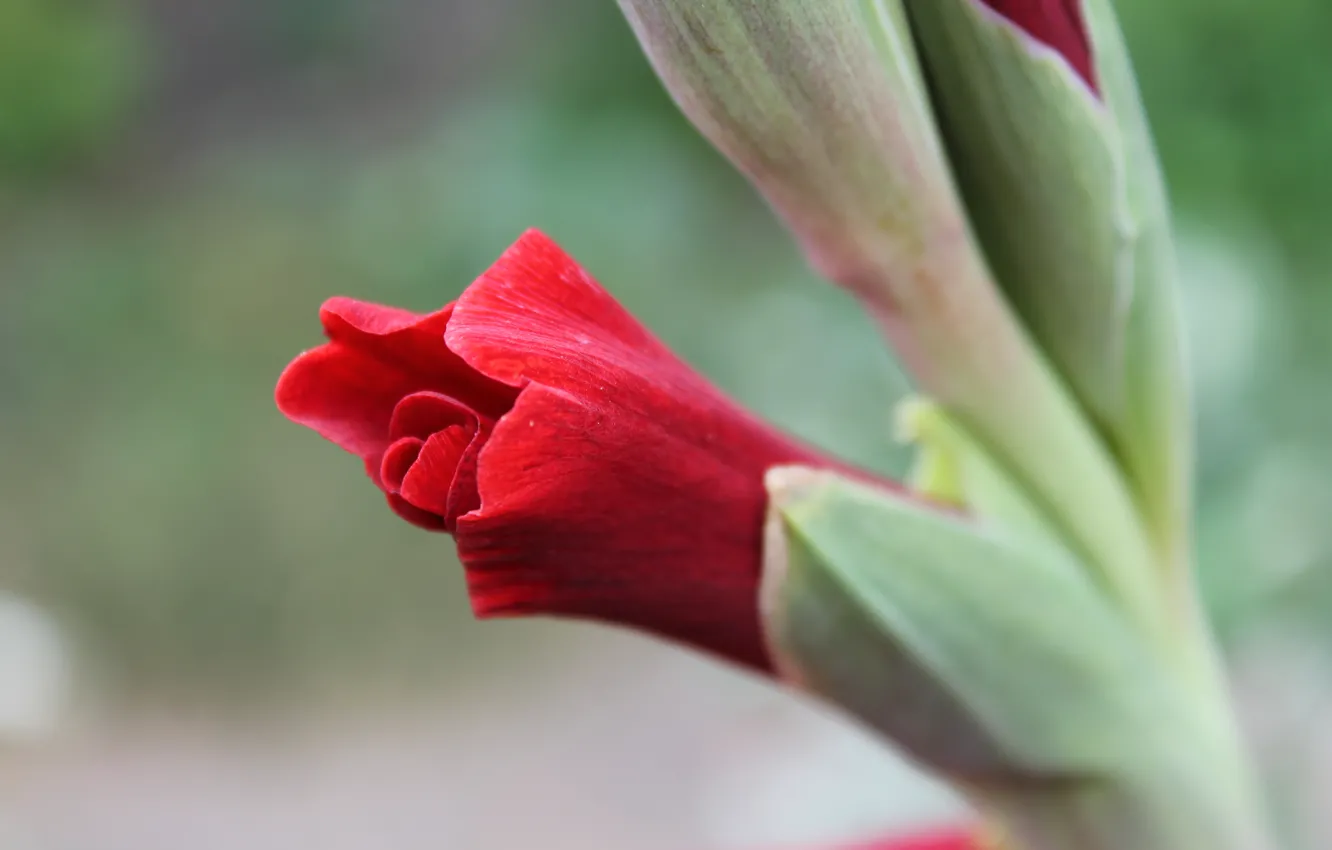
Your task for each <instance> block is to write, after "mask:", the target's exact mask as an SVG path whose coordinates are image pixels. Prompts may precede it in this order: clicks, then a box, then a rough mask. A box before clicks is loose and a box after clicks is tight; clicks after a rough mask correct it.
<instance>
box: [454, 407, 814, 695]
mask: <svg viewBox="0 0 1332 850" xmlns="http://www.w3.org/2000/svg"><path fill="white" fill-rule="evenodd" d="M611 397H615V398H616V400H617V401H622V400H623V399H621V398H619V397H618V396H608V397H607V398H611ZM656 413H657V414H659V415H658V416H655V417H654V416H645V415H643V414H642V413H639V412H636V411H631V410H627V409H625V408H623V407H620V406H618V405H617V404H613V403H610V402H608V401H599V400H595V399H580V398H575V397H573V396H571V395H570V394H568V393H565V392H562V391H560V390H556V389H551V388H548V387H545V386H541V385H532V386H529V387H528V388H527V389H526V390H525V391H524V392H523V394H522V395H521V396H519V398H518V402H517V404H516V405H515V406H514V409H513V412H512V413H510V414H509V415H508V416H506V417H504V418H503V419H501V420H500V422H499V423H498V424H497V425H496V426H495V432H494V434H493V435H492V436H491V438H490V441H489V442H488V443H487V444H486V446H485V448H484V449H483V450H482V452H481V459H480V463H479V465H478V467H479V486H478V490H479V492H480V496H481V505H482V507H481V509H480V510H478V511H476V512H473V513H471V514H467V515H465V516H463V517H461V518H460V519H459V520H458V524H457V530H456V537H457V540H458V551H459V555H460V556H461V558H462V561H463V564H464V565H465V566H466V568H467V574H468V586H469V589H470V591H471V594H472V599H473V605H474V607H475V609H476V612H477V613H478V615H481V616H493V615H507V614H524V613H545V614H557V615H570V616H581V617H588V618H593V619H600V620H606V621H613V622H618V623H623V624H627V625H633V626H637V627H639V628H642V629H646V630H648V631H651V632H654V633H656V634H658V635H661V636H664V637H668V638H673V639H676V640H682V641H686V642H689V643H692V644H694V645H696V646H699V647H702V648H705V649H709V650H711V651H713V652H716V653H719V654H721V655H723V656H726V657H729V658H731V659H733V660H736V661H739V662H741V663H743V664H747V665H749V666H752V667H756V668H758V669H761V670H767V669H769V667H770V662H769V660H768V655H767V651H766V649H765V647H764V644H763V639H762V635H761V631H760V625H759V619H758V581H759V570H760V558H761V554H760V552H761V534H762V526H763V517H764V511H765V508H766V502H767V496H766V493H765V491H764V489H763V472H764V470H765V469H766V468H767V467H769V466H771V465H773V464H776V463H780V462H788V461H790V462H795V461H806V462H809V461H811V460H812V457H811V455H810V454H809V453H808V452H806V451H804V450H802V449H801V448H799V447H797V446H795V445H794V444H791V443H787V442H785V441H774V440H772V439H771V438H770V435H768V434H766V433H764V432H763V431H754V432H749V431H747V430H746V431H744V432H743V433H738V432H737V431H736V430H735V429H734V428H732V427H729V424H728V423H719V422H716V421H711V420H709V419H707V418H705V417H698V418H694V415H695V414H696V413H697V412H696V411H692V410H690V408H689V407H688V404H687V401H683V402H682V403H681V404H679V405H678V406H677V407H676V408H675V409H673V410H672V409H670V408H669V407H667V408H663V409H659V410H657V411H656ZM742 421H743V420H742Z"/></svg>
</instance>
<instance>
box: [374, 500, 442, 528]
mask: <svg viewBox="0 0 1332 850" xmlns="http://www.w3.org/2000/svg"><path fill="white" fill-rule="evenodd" d="M388 503H389V507H390V508H392V509H393V512H394V513H395V514H397V515H398V516H400V517H402V518H403V519H405V520H407V521H408V522H410V523H411V524H412V525H415V526H419V527H420V528H424V529H425V530H426V531H448V528H447V527H446V526H445V524H444V517H442V516H440V515H439V514H434V513H431V512H430V511H423V510H421V509H420V508H418V507H417V506H416V505H413V504H412V503H411V502H408V501H407V500H406V499H404V498H403V497H402V496H399V495H398V494H397V493H389V494H388Z"/></svg>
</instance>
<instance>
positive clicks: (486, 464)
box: [277, 231, 840, 671]
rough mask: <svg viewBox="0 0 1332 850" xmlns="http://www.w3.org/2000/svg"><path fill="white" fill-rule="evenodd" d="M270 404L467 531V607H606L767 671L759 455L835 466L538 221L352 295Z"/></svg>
mask: <svg viewBox="0 0 1332 850" xmlns="http://www.w3.org/2000/svg"><path fill="white" fill-rule="evenodd" d="M321 319H322V321H323V325H324V331H325V333H326V334H327V336H328V338H329V342H328V343H327V344H325V345H322V346H320V347H319V348H316V349H314V350H312V351H308V352H306V353H304V354H302V355H301V356H300V357H298V358H297V359H296V360H295V361H294V362H293V363H292V364H291V365H290V366H289V367H288V368H287V370H286V371H285V372H284V373H283V375H282V378H281V380H280V381H279V383H278V387H277V404H278V407H279V408H280V409H281V410H282V412H283V413H285V414H286V415H287V416H288V417H290V418H291V419H293V420H294V421H296V422H299V423H301V424H303V425H308V426H309V427H311V428H313V429H314V430H316V431H318V432H319V433H320V434H322V435H323V436H325V437H327V438H328V439H330V440H332V441H333V442H335V443H337V444H338V445H339V446H341V447H343V448H344V449H346V450H347V451H349V452H352V453H354V454H357V455H359V456H360V457H361V458H362V459H363V460H364V461H365V465H366V470H367V472H368V473H369V475H370V478H371V479H372V480H373V481H374V482H375V484H377V485H378V486H379V487H380V488H381V489H382V490H383V491H384V492H385V493H386V494H387V495H388V502H389V505H390V506H391V507H392V508H393V510H394V511H396V512H397V513H398V514H399V515H401V516H402V517H403V518H405V519H407V520H409V521H411V522H413V523H415V524H417V525H420V526H423V527H425V528H429V529H433V530H437V531H447V532H449V533H450V534H452V535H453V536H454V538H455V540H456V541H457V545H458V553H459V556H460V558H461V560H462V562H463V565H464V567H465V568H466V572H467V583H468V588H469V591H470V593H471V598H472V604H473V607H474V609H475V611H476V613H477V614H478V615H479V616H483V617H484V616H496V615H512V614H526V613H543V614H555V615H568V616H578V617H586V618H593V619H599V620H606V621H613V622H617V623H622V624H626V625H632V626H636V627H638V628H641V629H645V630H647V631H650V632H654V633H656V634H658V635H662V636H665V637H668V638H673V639H675V640H679V641H684V642H687V643H691V644H694V645H696V646H698V647H702V648H705V649H708V650H711V651H712V652H715V653H718V654H720V655H722V656H724V657H727V658H730V659H732V660H734V661H737V662H740V663H742V664H746V665H749V666H751V667H754V668H758V669H760V670H765V671H766V670H769V669H770V667H771V665H770V662H769V658H768V652H767V650H766V648H765V646H764V642H763V638H762V635H761V631H760V624H759V613H758V600H757V597H758V582H759V572H760V561H761V536H762V525H763V518H764V512H765V510H766V503H767V496H766V492H765V490H764V486H763V474H764V472H765V471H766V470H767V469H768V468H769V467H772V466H775V465H778V464H787V463H801V464H816V465H822V466H830V465H836V466H839V467H840V465H838V464H836V463H835V462H834V461H831V460H829V459H827V458H825V457H823V456H821V455H819V454H818V453H816V452H814V451H813V450H811V449H809V448H807V447H806V446H803V445H800V444H799V443H797V442H795V441H793V440H791V439H790V438H788V437H786V436H784V435H782V434H781V433H779V432H778V431H776V430H775V429H773V428H772V427H770V426H768V425H766V424H764V423H763V422H761V421H759V420H758V419H756V418H754V417H753V416H752V415H750V414H749V413H747V412H745V411H744V410H742V409H741V408H739V407H738V406H736V404H734V403H733V402H731V401H730V400H728V399H727V398H726V397H725V396H723V395H722V394H721V392H719V391H718V390H717V389H716V388H714V387H713V386H712V385H711V384H709V383H708V382H707V381H706V380H704V379H703V378H702V377H700V376H699V375H698V374H697V373H695V372H694V371H693V370H691V369H690V368H689V367H688V366H686V365H685V364H684V363H682V362H681V361H680V360H679V359H678V358H676V357H675V355H673V354H672V353H671V352H670V351H669V350H668V349H667V348H666V347H665V346H664V345H663V344H662V343H661V342H659V341H658V340H657V339H656V338H655V337H653V336H652V335H651V334H650V333H649V332H648V331H647V330H645V329H644V328H643V327H642V326H641V325H640V324H639V323H638V322H637V321H636V320H635V319H634V318H633V317H632V316H630V315H629V314H628V313H627V312H626V311H625V310H624V309H623V308H622V307H621V306H620V305H619V304H618V303H617V302H616V301H615V300H614V299H613V298H612V297H611V296H610V295H609V294H608V293H607V292H606V291H605V290H603V289H602V288H601V287H600V286H599V285H598V284H597V283H596V281H594V280H593V279H592V278H591V277H590V276H589V275H588V274H587V273H586V272H585V271H584V270H583V269H582V268H581V267H579V265H578V264H577V263H576V262H575V261H574V260H573V259H571V258H570V257H569V256H568V255H566V254H565V253H564V252H563V251H562V250H560V248H559V247H558V246H557V245H555V244H554V243H553V242H552V241H551V240H549V239H548V238H547V237H545V236H544V235H542V234H540V233H538V232H535V231H530V232H528V233H527V234H525V235H524V236H523V237H522V238H521V239H519V240H518V242H517V243H516V244H515V245H514V246H513V247H512V248H510V249H509V250H508V251H507V252H506V253H505V254H504V255H503V256H502V257H501V258H500V259H499V261H498V262H497V263H496V264H495V265H494V266H493V267H491V269H490V270H489V271H487V272H486V273H485V274H484V275H482V276H481V278H480V279H479V280H477V281H476V282H475V283H473V284H472V285H471V286H470V287H469V288H468V289H467V290H466V291H465V292H464V293H463V294H462V296H461V297H460V298H459V299H458V300H457V301H456V302H454V303H452V304H449V305H448V306H446V307H444V309H442V310H440V311H438V312H435V313H430V314H428V315H418V314H416V313H410V312H407V311H405V310H399V309H395V308H391V307H380V306H377V305H374V304H366V303H363V302H359V301H352V300H350V299H345V298H335V299H333V300H331V301H329V302H328V303H326V304H325V305H324V307H323V309H322V311H321Z"/></svg>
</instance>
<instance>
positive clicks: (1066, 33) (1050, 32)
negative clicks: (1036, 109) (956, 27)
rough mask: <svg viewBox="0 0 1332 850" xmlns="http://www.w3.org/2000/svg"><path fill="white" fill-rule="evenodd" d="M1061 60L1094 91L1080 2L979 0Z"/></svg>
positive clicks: (1093, 75)
mask: <svg viewBox="0 0 1332 850" xmlns="http://www.w3.org/2000/svg"><path fill="white" fill-rule="evenodd" d="M981 2H983V3H984V4H985V5H986V6H989V7H990V8H991V9H993V10H994V11H995V12H997V13H999V14H1000V15H1002V16H1003V17H1005V18H1007V19H1008V20H1010V21H1012V22H1013V23H1014V24H1017V25H1018V26H1019V27H1021V28H1022V29H1023V31H1025V32H1026V33H1027V35H1029V36H1031V37H1032V38H1034V39H1036V40H1037V41H1039V42H1040V43H1042V44H1044V45H1045V46H1047V47H1049V48H1051V49H1053V50H1054V51H1055V52H1057V53H1058V54H1060V55H1061V56H1063V57H1064V59H1065V61H1067V62H1068V64H1069V65H1072V66H1073V70H1074V71H1077V73H1078V76H1080V77H1082V79H1083V80H1085V81H1086V83H1087V85H1089V86H1091V88H1092V90H1093V91H1095V90H1096V87H1097V84H1096V63H1095V62H1094V61H1093V59H1092V49H1091V36H1090V34H1089V33H1088V32H1087V25H1086V19H1085V18H1084V17H1083V14H1082V0H981Z"/></svg>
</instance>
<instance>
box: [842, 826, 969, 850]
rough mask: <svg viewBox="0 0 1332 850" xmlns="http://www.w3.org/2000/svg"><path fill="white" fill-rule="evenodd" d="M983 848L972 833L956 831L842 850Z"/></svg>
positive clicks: (965, 849)
mask: <svg viewBox="0 0 1332 850" xmlns="http://www.w3.org/2000/svg"><path fill="white" fill-rule="evenodd" d="M983 848H984V845H982V844H981V843H980V842H979V841H978V840H977V838H976V836H975V835H974V834H972V833H971V832H967V831H964V830H959V829H954V830H948V831H939V832H931V833H921V834H919V835H912V836H906V837H898V838H886V839H879V840H878V841H871V842H868V843H866V844H856V845H854V846H852V847H844V848H842V850H983Z"/></svg>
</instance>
